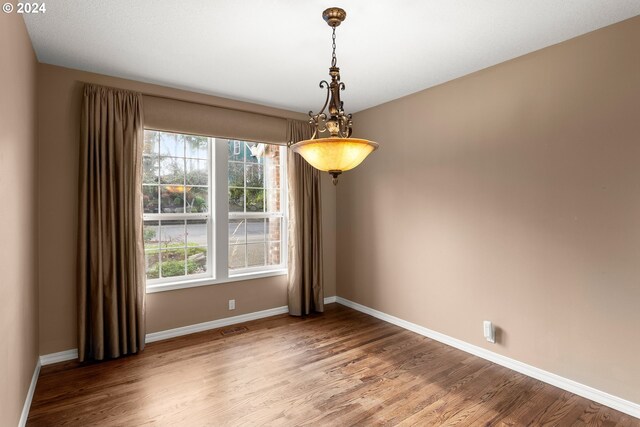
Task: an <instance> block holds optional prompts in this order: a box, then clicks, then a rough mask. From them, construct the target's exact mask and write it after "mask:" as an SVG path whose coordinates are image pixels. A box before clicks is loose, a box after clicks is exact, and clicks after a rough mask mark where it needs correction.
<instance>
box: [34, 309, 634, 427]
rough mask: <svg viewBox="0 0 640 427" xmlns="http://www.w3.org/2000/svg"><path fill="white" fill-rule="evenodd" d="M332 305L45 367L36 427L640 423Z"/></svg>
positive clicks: (37, 395)
mask: <svg viewBox="0 0 640 427" xmlns="http://www.w3.org/2000/svg"><path fill="white" fill-rule="evenodd" d="M326 308H327V311H326V312H325V313H324V314H322V315H316V316H311V317H308V318H305V319H299V318H293V317H290V316H287V315H282V316H276V317H272V318H269V319H262V320H257V321H253V322H248V323H245V324H242V325H240V326H244V327H246V330H242V329H238V330H236V331H230V333H227V334H224V333H223V332H224V330H220V329H218V330H212V331H207V332H202V333H198V334H193V335H188V336H184V337H180V338H175V339H171V340H166V341H160V342H156V343H152V344H149V345H147V348H146V349H145V351H144V352H143V353H141V354H140V355H137V356H131V357H126V358H122V359H118V360H112V361H109V362H104V363H96V364H84V365H81V364H78V363H76V362H68V363H62V364H58V365H52V366H47V367H44V368H43V369H42V372H41V374H40V378H39V379H38V385H37V388H36V392H35V396H34V399H33V403H32V405H31V412H30V414H29V419H28V423H27V424H28V425H29V426H141V425H161V426H164V425H166V426H227V425H230V426H243V425H273V426H299V425H310V426H349V425H363V426H364V425H367V426H368V425H385V426H393V425H402V426H413V425H415V426H546V425H549V426H551V425H553V426H581V425H588V426H620V427H622V426H640V420H638V419H636V418H632V417H630V416H628V415H625V414H622V413H620V412H617V411H615V410H613V409H610V408H607V407H605V406H602V405H599V404H597V403H594V402H592V401H589V400H587V399H583V398H581V397H578V396H576V395H574V394H571V393H568V392H565V391H562V390H560V389H557V388H555V387H552V386H550V385H548V384H544V383H542V382H540V381H537V380H534V379H532V378H529V377H526V376H524V375H521V374H518V373H516V372H514V371H511V370H509V369H506V368H503V367H501V366H498V365H495V364H493V363H491V362H488V361H486V360H483V359H480V358H478V357H475V356H471V355H469V354H467V353H464V352H462V351H459V350H456V349H454V348H452V347H448V346H446V345H444V344H440V343H438V342H436V341H433V340H430V339H428V338H424V337H422V336H420V335H417V334H414V333H412V332H409V331H406V330H404V329H401V328H399V327H397V326H394V325H391V324H389V323H386V322H383V321H381V320H378V319H375V318H373V317H370V316H368V315H366V314H362V313H359V312H357V311H354V310H351V309H349V308H346V307H343V306H340V305H338V304H331V305H329V306H327V307H326ZM232 328H234V327H232ZM232 328H230V329H232ZM223 329H225V328H223Z"/></svg>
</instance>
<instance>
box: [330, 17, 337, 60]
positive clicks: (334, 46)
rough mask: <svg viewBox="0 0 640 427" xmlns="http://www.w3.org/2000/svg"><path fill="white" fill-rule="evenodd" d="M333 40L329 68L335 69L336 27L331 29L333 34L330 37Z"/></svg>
mask: <svg viewBox="0 0 640 427" xmlns="http://www.w3.org/2000/svg"><path fill="white" fill-rule="evenodd" d="M331 39H332V40H333V53H332V54H331V66H332V67H335V66H336V63H337V62H338V59H337V58H336V27H333V34H332V35H331Z"/></svg>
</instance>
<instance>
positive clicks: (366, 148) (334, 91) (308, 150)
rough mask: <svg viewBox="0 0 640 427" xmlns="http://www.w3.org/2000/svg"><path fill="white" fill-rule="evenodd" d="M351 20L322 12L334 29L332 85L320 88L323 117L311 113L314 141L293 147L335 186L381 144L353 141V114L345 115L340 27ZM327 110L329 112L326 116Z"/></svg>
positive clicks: (332, 10)
mask: <svg viewBox="0 0 640 427" xmlns="http://www.w3.org/2000/svg"><path fill="white" fill-rule="evenodd" d="M346 17H347V13H346V12H345V11H344V10H343V9H340V8H339V7H330V8H329V9H327V10H325V11H324V12H322V18H323V19H324V20H325V21H326V22H327V24H329V26H330V27H331V28H332V29H333V33H332V40H333V53H332V55H331V67H330V68H329V75H330V76H331V82H330V83H329V82H327V81H326V80H323V81H321V82H320V88H323V89H326V90H327V98H326V100H325V102H324V106H323V107H322V109H321V110H320V112H319V113H317V114H313V112H312V111H309V117H310V118H311V119H310V120H309V123H310V124H311V125H312V126H313V136H312V137H311V139H307V140H305V141H300V142H298V143H296V144H294V145H293V146H292V148H293V151H295V152H296V153H298V154H300V155H301V156H302V157H304V159H305V160H306V161H307V162H309V163H310V164H311V166H313V167H314V168H316V169H319V170H321V171H325V172H329V174H331V176H332V177H333V183H334V185H335V184H337V183H338V175H340V174H341V173H342V172H344V171H348V170H349V169H353V168H355V167H356V166H358V165H359V164H360V163H362V161H363V160H364V159H365V158H366V157H367V156H368V155H369V154H371V152H373V151H374V150H375V149H377V148H378V143H376V142H373V141H368V140H366V139H358V138H351V132H352V129H351V126H352V121H351V114H345V112H344V109H343V106H342V104H343V103H342V101H341V100H340V91H341V90H344V89H345V85H344V83H342V82H341V81H340V68H338V66H337V59H336V27H337V26H339V25H340V24H341V23H342V21H344V20H345V18H346ZM325 110H326V111H327V112H325ZM323 132H329V137H327V138H319V134H320V133H323Z"/></svg>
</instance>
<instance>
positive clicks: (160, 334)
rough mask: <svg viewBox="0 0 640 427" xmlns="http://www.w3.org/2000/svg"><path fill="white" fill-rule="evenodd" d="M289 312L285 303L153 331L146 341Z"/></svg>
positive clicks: (164, 338)
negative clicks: (236, 314)
mask: <svg viewBox="0 0 640 427" xmlns="http://www.w3.org/2000/svg"><path fill="white" fill-rule="evenodd" d="M288 312H289V308H288V307H287V306H286V305H285V306H282V307H276V308H270V309H268V310H262V311H255V312H253V313H247V314H241V315H239V316H233V317H225V318H224V319H218V320H212V321H210V322H203V323H196V324H195V325H189V326H183V327H181V328H175V329H167V330H166V331H160V332H152V333H150V334H147V336H146V338H145V342H147V343H150V342H154V341H160V340H166V339H168V338H175V337H179V336H182V335H188V334H193V333H196V332H202V331H208V330H209V329H216V328H222V327H223V326H229V325H235V324H236V323H243V322H248V321H250V320H257V319H262V318H265V317H271V316H275V315H277V314H284V313H288Z"/></svg>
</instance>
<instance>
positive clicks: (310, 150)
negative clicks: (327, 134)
mask: <svg viewBox="0 0 640 427" xmlns="http://www.w3.org/2000/svg"><path fill="white" fill-rule="evenodd" d="M292 148H293V151H294V152H296V153H298V154H300V155H301V156H302V157H304V159H305V160H306V161H307V162H309V164H310V165H311V166H313V167H314V168H316V169H319V170H321V171H325V172H328V171H340V172H344V171H348V170H349V169H353V168H355V167H356V166H358V165H359V164H360V163H362V161H363V160H364V159H365V158H366V157H367V156H368V155H369V154H371V152H373V151H374V150H375V149H377V148H378V143H377V142H373V141H368V140H366V139H358V138H320V139H307V140H306V141H300V142H298V143H296V144H294V145H293V146H292Z"/></svg>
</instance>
